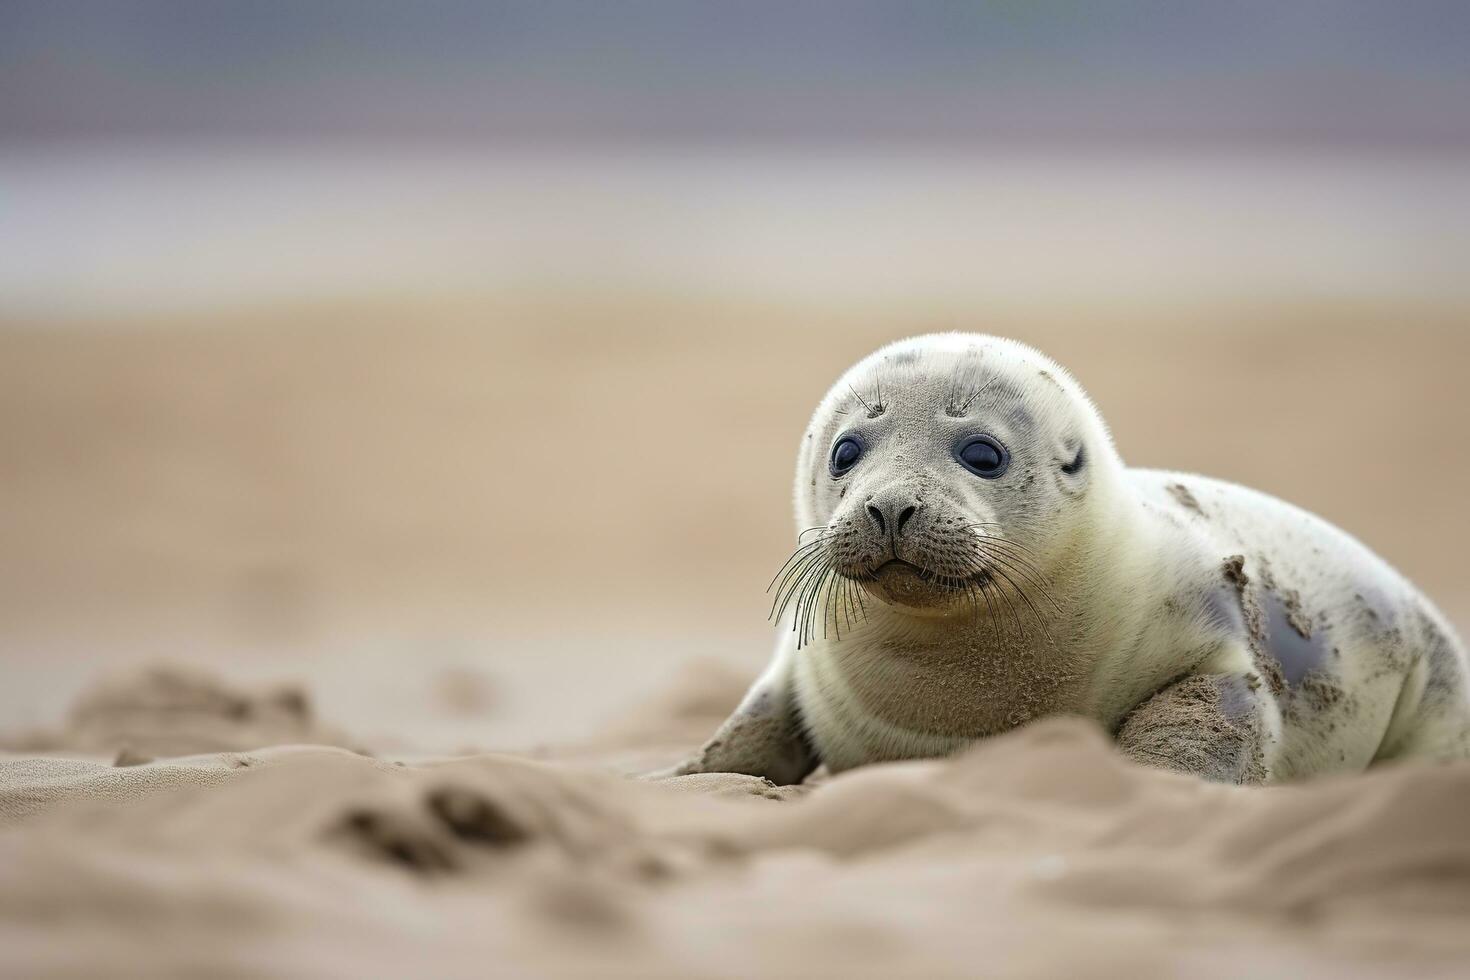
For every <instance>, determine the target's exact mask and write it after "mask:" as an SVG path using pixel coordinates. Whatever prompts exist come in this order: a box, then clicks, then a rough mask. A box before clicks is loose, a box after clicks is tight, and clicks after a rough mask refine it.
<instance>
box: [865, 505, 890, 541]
mask: <svg viewBox="0 0 1470 980" xmlns="http://www.w3.org/2000/svg"><path fill="white" fill-rule="evenodd" d="M868 516H869V517H871V518H872V519H873V523H874V524H877V525H878V531H879V533H880V534H887V533H888V524H887V522H886V521H884V520H883V512H882V511H881V510H879V509H878V508H877V507H874V506H873V505H872V504H869V505H868Z"/></svg>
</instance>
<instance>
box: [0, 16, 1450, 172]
mask: <svg viewBox="0 0 1470 980" xmlns="http://www.w3.org/2000/svg"><path fill="white" fill-rule="evenodd" d="M1467 52H1470V4H1467V3H1464V2H1462V0H1461V2H1455V0H1448V2H1413V0H1372V2H1361V0H1360V2H1353V0H1343V2H1335V3H1334V2H1323V0H1293V2H1279V0H1276V2H1262V0H1232V2H1228V3H1221V2H1214V3H1180V2H1145V0H1111V2H1107V3H1080V2H1079V3H1071V2H1056V0H1011V2H992V3H960V2H947V3H925V2H893V3H873V2H846V3H830V2H806V3H803V2H791V0H786V2H720V3H712V2H678V3H675V2H646V0H645V2H636V0H635V2H620V3H610V2H586V3H566V2H548V0H532V2H511V3H507V2H470V0H440V2H413V3H403V2H365V0H358V2H350V3H349V2H339V0H327V2H322V0H318V2H300V0H298V2H276V0H251V2H243V3H242V2H213V0H185V2H159V0H110V2H95V3H87V2H58V0H50V2H31V0H5V3H4V4H3V5H0V139H3V140H5V141H7V142H11V143H15V142H26V141H32V140H52V139H58V138H61V139H69V138H94V137H123V138H129V139H138V138H143V139H149V138H169V139H189V138H206V139H214V138H245V139H254V138H258V139H286V140H295V139H310V140H332V139H351V140H357V139H367V140H381V139H413V140H425V141H460V140H469V141H475V142H504V143H565V142H582V141H593V142H604V141H606V142H619V143H640V142H673V143H678V142H694V143H699V142H726V141H737V142H762V143H775V144H787V143H789V144H809V143H815V144H821V143H834V142H835V143H844V142H853V141H860V142H862V141H867V142H891V143H960V144H988V143H999V142H1008V143H1016V142H1033V141H1034V142H1048V141H1079V140H1080V141H1092V142H1109V141H1141V140H1143V141H1147V140H1158V141H1165V142H1184V143H1189V142H1200V141H1222V140H1223V141H1230V142H1272V143H1279V142H1287V143H1304V144H1313V143H1324V144H1360V145H1361V144H1367V145H1399V146H1403V145H1408V146H1443V145H1457V146H1458V145H1464V144H1466V143H1470V55H1467Z"/></svg>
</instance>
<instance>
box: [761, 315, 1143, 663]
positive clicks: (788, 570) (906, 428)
mask: <svg viewBox="0 0 1470 980" xmlns="http://www.w3.org/2000/svg"><path fill="white" fill-rule="evenodd" d="M1121 466H1122V464H1121V462H1120V461H1119V460H1118V457H1117V454H1116V453H1115V451H1114V449H1113V446H1112V443H1111V441H1110V439H1109V438H1108V433H1107V429H1106V427H1105V426H1104V424H1103V422H1102V419H1101V417H1100V416H1099V415H1098V413H1097V411H1096V410H1095V409H1094V408H1093V407H1092V404H1091V402H1090V401H1089V400H1088V398H1087V396H1086V394H1085V393H1083V391H1082V389H1081V387H1080V386H1078V384H1077V383H1076V382H1075V381H1073V380H1072V378H1071V376H1070V375H1068V374H1067V373H1066V371H1064V370H1063V369H1062V368H1061V367H1059V366H1058V365H1057V364H1055V363H1054V362H1053V361H1051V360H1050V359H1049V358H1047V357H1045V356H1044V355H1042V354H1040V353H1039V352H1037V351H1035V350H1033V349H1032V348H1030V347H1027V346H1026V345H1024V344H1021V343H1017V342H1015V341H1011V340H1004V339H1001V338H996V337H987V336H981V335H977V334H961V333H950V334H932V335H928V336H921V337H914V338H911V339H908V340H902V341H899V342H897V343H894V344H891V345H889V346H887V347H884V348H882V349H881V350H879V351H877V352H875V353H873V354H871V355H869V356H868V357H867V358H864V359H863V360H862V361H860V362H859V363H858V364H856V365H854V366H853V367H852V368H851V369H849V370H848V371H847V373H846V374H844V375H843V376H842V377H841V378H840V379H839V380H838V382H837V383H836V384H835V385H834V386H833V387H832V389H831V391H829V392H828V393H827V396H826V397H825V398H824V399H823V400H822V402H821V404H820V405H819V406H818V407H817V410H816V413H815V414H814V415H813V416H812V420H811V424H810V425H809V426H808V428H807V431H806V433H805V435H804V437H803V439H802V445H801V449H800V452H799V454H798V457H797V466H796V516H797V523H798V529H799V532H800V534H799V541H798V548H797V551H796V553H795V554H794V555H793V556H792V559H791V560H790V561H789V562H788V563H787V565H786V566H785V567H784V568H783V569H782V571H781V572H780V573H779V574H778V575H777V577H776V579H775V580H774V582H773V587H774V588H775V592H776V605H775V607H773V608H774V609H776V610H778V611H779V610H784V609H785V608H788V607H790V608H794V609H795V611H796V613H795V615H796V626H797V628H798V636H799V638H801V639H803V640H809V639H811V638H812V636H813V635H815V634H817V633H822V634H829V633H830V632H832V631H834V630H835V632H836V633H837V634H838V635H839V636H840V634H841V632H842V631H843V629H844V628H847V627H850V626H851V625H852V623H853V622H854V620H855V619H858V618H861V616H862V615H863V614H865V613H866V612H868V611H870V609H869V607H871V606H872V604H873V602H874V601H875V600H876V602H877V603H878V604H879V606H880V607H883V608H887V609H889V610H891V611H893V612H895V613H899V614H903V615H908V616H926V617H937V616H955V615H990V616H1005V617H1011V618H1015V617H1017V616H1021V617H1026V616H1031V617H1040V615H1041V609H1042V608H1043V607H1044V606H1045V605H1048V604H1052V603H1054V601H1055V600H1054V599H1053V597H1052V595H1051V592H1050V591H1049V585H1050V583H1051V582H1052V581H1053V580H1054V576H1055V573H1056V571H1057V569H1058V566H1059V564H1060V563H1063V562H1065V561H1067V560H1069V556H1073V557H1074V556H1075V555H1076V553H1077V552H1078V550H1079V549H1084V550H1085V549H1086V547H1087V544H1088V541H1087V530H1088V528H1090V527H1096V526H1097V523H1098V522H1099V521H1104V520H1106V507H1105V503H1104V502H1105V501H1106V500H1107V499H1108V498H1110V497H1111V488H1112V487H1113V486H1114V485H1116V483H1117V482H1118V473H1119V472H1120V470H1121ZM1043 628H1044V627H1043Z"/></svg>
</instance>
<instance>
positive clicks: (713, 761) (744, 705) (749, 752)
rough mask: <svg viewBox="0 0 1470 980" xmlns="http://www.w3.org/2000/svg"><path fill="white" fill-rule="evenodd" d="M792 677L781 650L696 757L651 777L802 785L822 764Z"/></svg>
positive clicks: (788, 656) (788, 658)
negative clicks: (719, 776)
mask: <svg viewBox="0 0 1470 980" xmlns="http://www.w3.org/2000/svg"><path fill="white" fill-rule="evenodd" d="M790 675H791V670H790V653H789V652H788V651H786V650H782V651H781V652H779V653H777V655H776V657H775V659H774V660H773V661H772V663H771V665H770V667H768V668H767V669H766V672H765V673H764V674H762V675H761V676H760V678H759V679H758V680H757V681H756V682H755V683H754V684H753V685H751V688H750V690H749V691H748V692H746V695H745V698H744V699H743V700H742V701H741V702H740V706H739V707H738V708H736V709H735V712H734V713H733V714H732V715H730V717H729V718H727V719H726V720H725V723H724V724H723V725H721V726H720V728H719V730H718V731H716V732H715V734H714V735H713V736H712V737H711V738H710V740H709V741H708V742H705V743H704V745H703V746H702V747H701V748H700V750H699V752H698V753H696V754H695V755H694V757H693V758H691V759H689V760H688V761H686V762H684V763H682V764H680V765H677V766H674V767H672V768H670V769H665V770H663V771H661V772H656V773H650V774H649V778H655V779H658V778H666V777H671V776H688V775H692V774H694V773H703V772H736V773H743V774H745V775H747V776H761V777H763V778H765V779H769V780H770V781H771V782H773V783H775V784H776V785H778V786H787V785H792V784H795V783H799V782H801V781H802V780H803V779H805V778H806V777H807V775H808V774H809V773H811V771H812V770H813V769H815V768H816V767H817V763H818V761H819V760H818V759H817V755H816V752H815V750H814V749H813V748H812V746H811V743H810V742H809V741H808V740H807V737H806V733H805V732H803V731H802V728H801V720H800V717H799V712H798V710H797V706H796V699H795V697H794V696H793V695H792V689H791V679H790Z"/></svg>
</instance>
